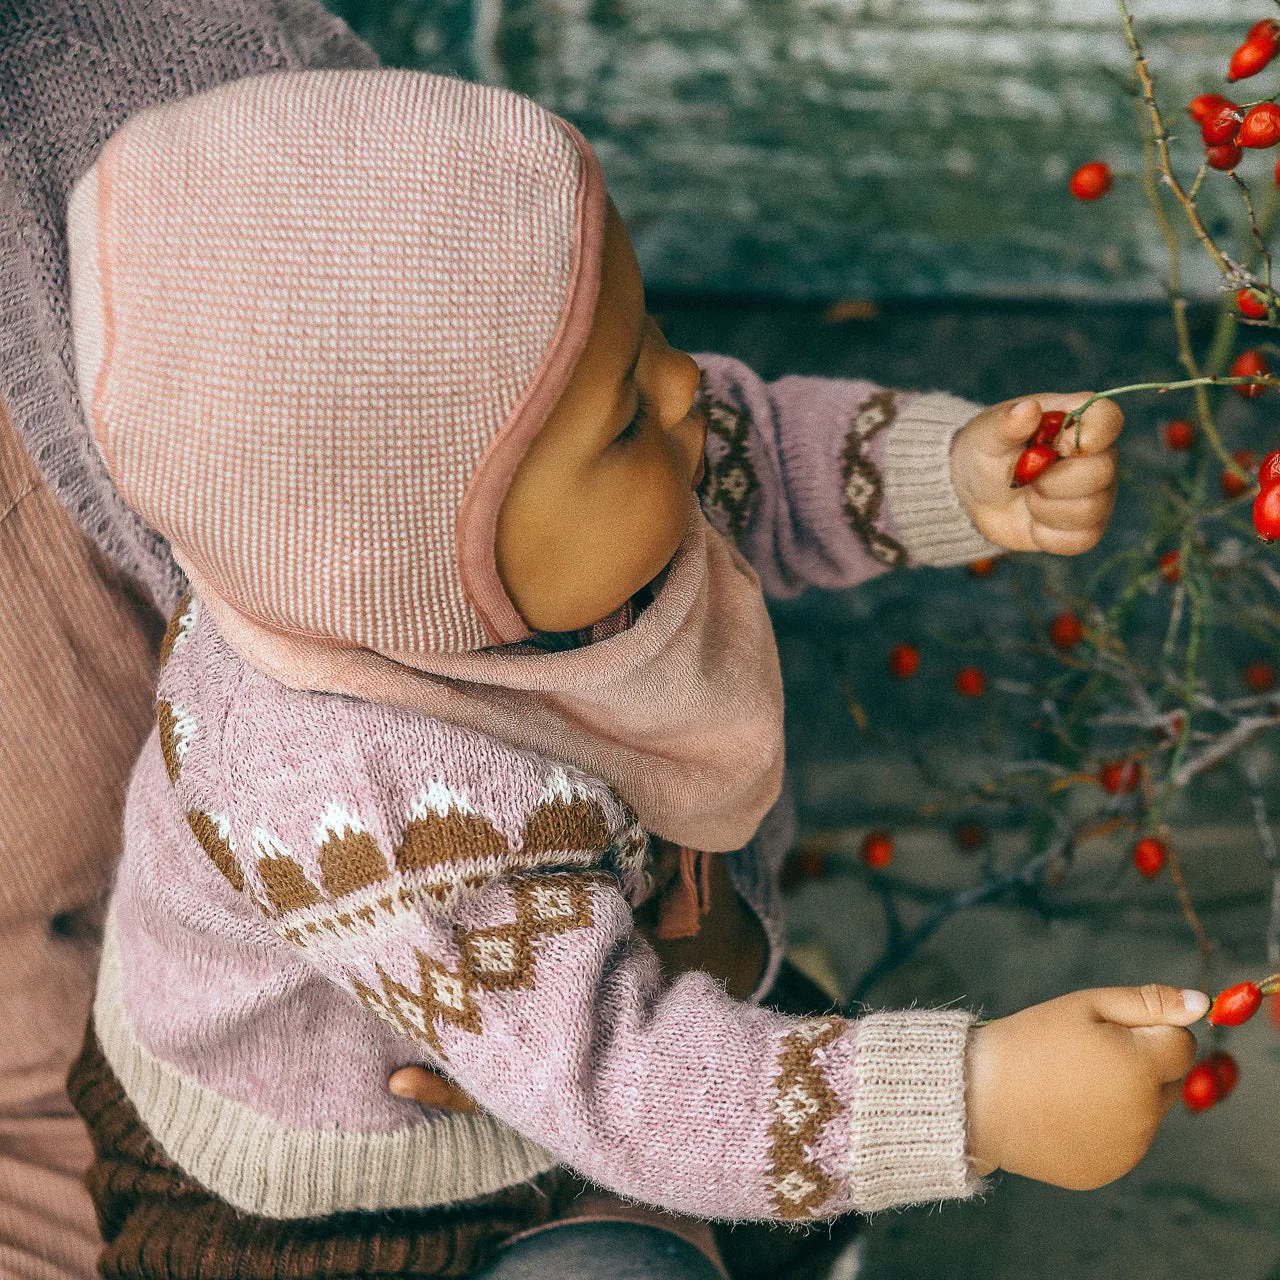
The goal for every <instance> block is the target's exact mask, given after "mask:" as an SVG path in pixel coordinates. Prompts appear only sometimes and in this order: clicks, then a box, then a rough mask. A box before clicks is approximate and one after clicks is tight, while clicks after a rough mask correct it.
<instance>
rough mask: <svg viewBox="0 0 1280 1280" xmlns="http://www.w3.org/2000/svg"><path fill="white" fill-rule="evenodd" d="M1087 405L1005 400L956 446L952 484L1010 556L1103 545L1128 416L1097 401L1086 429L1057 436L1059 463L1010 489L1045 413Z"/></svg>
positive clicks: (1082, 397) (1067, 399)
mask: <svg viewBox="0 0 1280 1280" xmlns="http://www.w3.org/2000/svg"><path fill="white" fill-rule="evenodd" d="M1088 398H1089V394H1088V392H1082V393H1078V394H1076V395H1069V396H1060V395H1043V396H1038V397H1036V398H1035V399H1024V400H1006V401H1005V402H1004V403H1003V404H998V405H995V406H993V407H992V408H990V409H985V410H983V412H982V413H980V414H978V415H977V416H976V417H973V418H971V419H970V420H969V421H968V422H967V423H966V424H965V425H964V426H963V427H962V428H961V429H960V431H959V432H957V434H956V438H955V440H954V441H953V442H952V445H951V482H952V484H953V485H954V486H955V491H956V493H957V494H958V495H959V497H960V501H961V502H962V503H963V504H964V507H965V510H966V511H967V512H968V513H969V518H970V519H971V520H972V521H973V523H974V524H975V525H976V526H977V529H978V532H979V533H981V534H983V535H984V536H985V537H987V538H989V539H990V540H991V541H992V542H995V543H998V544H999V545H1000V546H1002V547H1007V548H1008V549H1009V550H1010V551H1052V552H1054V553H1055V554H1056V555H1062V556H1073V555H1079V554H1080V552H1082V551H1088V550H1089V548H1090V547H1092V546H1093V545H1094V543H1096V542H1097V541H1098V539H1099V538H1101V537H1102V534H1103V531H1104V530H1105V529H1106V527H1107V521H1108V520H1109V519H1110V518H1111V509H1112V507H1114V506H1115V501H1116V451H1115V439H1116V437H1117V436H1118V435H1119V434H1120V428H1121V427H1122V426H1123V425H1124V415H1123V414H1122V413H1121V412H1120V410H1119V408H1118V407H1117V406H1116V405H1115V404H1114V403H1113V402H1112V401H1110V400H1099V401H1098V403H1097V404H1095V405H1093V406H1092V407H1091V408H1090V409H1089V411H1088V412H1087V413H1086V414H1085V415H1084V417H1083V419H1081V422H1080V450H1079V453H1078V454H1077V452H1076V432H1075V427H1074V426H1071V427H1068V428H1066V429H1065V430H1063V431H1061V432H1060V433H1059V434H1058V439H1057V448H1058V452H1059V453H1060V454H1061V455H1062V459H1061V461H1059V462H1055V463H1054V464H1053V465H1052V466H1050V467H1047V468H1046V469H1045V470H1044V471H1042V472H1041V473H1040V475H1039V476H1038V477H1037V478H1036V479H1035V480H1033V481H1032V482H1031V483H1030V484H1028V485H1024V486H1022V487H1021V488H1018V489H1013V488H1011V487H1010V484H1011V481H1012V478H1013V467H1014V463H1015V462H1017V460H1018V455H1019V454H1020V453H1021V452H1022V450H1023V448H1024V447H1025V446H1026V443H1027V441H1028V440H1029V439H1030V438H1031V436H1032V435H1033V434H1034V433H1035V429H1036V427H1037V426H1038V425H1039V423H1040V414H1041V412H1048V411H1049V410H1050V409H1067V410H1070V409H1074V408H1076V407H1078V406H1079V405H1082V404H1083V403H1084V402H1085V401H1086V400H1087V399H1088Z"/></svg>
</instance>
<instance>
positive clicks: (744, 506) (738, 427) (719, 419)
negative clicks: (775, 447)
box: [697, 379, 760, 545]
mask: <svg viewBox="0 0 1280 1280" xmlns="http://www.w3.org/2000/svg"><path fill="white" fill-rule="evenodd" d="M697 407H698V408H699V409H700V410H701V412H702V414H703V415H704V416H705V418H706V420H707V450H706V471H705V473H704V474H703V477H702V482H701V483H700V484H699V485H698V498H699V499H700V501H701V504H702V510H703V512H704V514H705V515H706V517H707V519H708V520H709V521H710V522H711V524H712V525H713V526H714V527H715V529H716V530H717V532H719V533H720V534H722V535H723V536H724V537H726V538H728V539H729V540H730V541H731V542H732V543H734V544H735V545H737V542H738V540H739V539H740V538H741V537H742V533H743V530H744V529H745V528H746V527H747V517H748V516H749V515H750V513H751V499H752V498H753V497H754V496H755V493H756V490H757V489H759V487H760V481H759V479H758V478H757V476H756V471H755V467H754V466H753V465H752V463H751V450H750V447H749V443H748V442H749V440H750V438H751V419H750V418H749V417H748V416H747V413H746V411H745V410H743V409H735V408H734V407H733V406H732V405H727V404H725V403H724V402H723V401H721V400H717V399H715V397H714V396H712V395H711V394H710V393H709V392H708V391H707V388H706V381H705V379H704V381H703V384H702V386H701V388H700V389H699V393H698V401H697Z"/></svg>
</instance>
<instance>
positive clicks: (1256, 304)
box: [1236, 289, 1267, 320]
mask: <svg viewBox="0 0 1280 1280" xmlns="http://www.w3.org/2000/svg"><path fill="white" fill-rule="evenodd" d="M1236 310H1237V311H1238V312H1239V313H1240V314H1241V315H1242V316H1248V317H1249V319H1250V320H1265V319H1266V318H1267V300H1266V299H1265V298H1264V297H1263V296H1262V294H1260V293H1259V292H1258V291H1257V290H1256V289H1238V290H1237V291H1236Z"/></svg>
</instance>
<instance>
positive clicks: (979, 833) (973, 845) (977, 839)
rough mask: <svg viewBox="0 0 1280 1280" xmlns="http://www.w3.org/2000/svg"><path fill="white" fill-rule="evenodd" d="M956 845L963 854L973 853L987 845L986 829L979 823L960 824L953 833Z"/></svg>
mask: <svg viewBox="0 0 1280 1280" xmlns="http://www.w3.org/2000/svg"><path fill="white" fill-rule="evenodd" d="M955 837H956V844H958V845H959V846H960V848H961V849H962V850H963V851H964V852H965V853H973V852H974V851H975V850H976V849H981V848H982V846H983V845H984V844H986V843H987V829H986V827H984V826H983V825H982V823H980V822H962V823H961V824H960V825H959V826H958V827H957V828H956V831H955Z"/></svg>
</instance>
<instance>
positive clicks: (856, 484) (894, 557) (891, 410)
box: [841, 391, 907, 568]
mask: <svg viewBox="0 0 1280 1280" xmlns="http://www.w3.org/2000/svg"><path fill="white" fill-rule="evenodd" d="M896 417H897V406H896V404H895V397H894V393H893V392H892V391H877V392H876V393H875V395H873V396H872V397H871V398H870V399H869V400H868V401H867V402H866V404H864V405H863V406H862V408H861V409H859V410H858V412H857V413H855V414H854V416H853V421H852V422H851V423H850V424H849V434H848V435H847V436H846V437H845V444H844V454H843V457H842V459H841V462H842V473H841V474H842V479H843V482H844V489H843V496H844V511H845V515H846V516H847V517H848V520H849V524H850V526H851V527H852V529H853V531H854V533H856V534H857V535H858V539H859V541H860V542H861V543H862V545H863V546H864V547H866V549H867V552H868V553H869V554H870V555H872V556H873V557H874V558H875V559H876V560H878V561H879V562H880V563H881V564H883V565H888V566H889V567H890V568H894V567H896V566H897V565H900V564H905V563H906V559H907V552H906V549H905V548H904V547H903V546H902V544H901V543H899V542H896V541H895V540H894V539H893V538H891V537H889V535H888V534H887V533H883V532H882V531H881V530H880V529H879V528H877V526H876V521H877V519H878V518H879V516H880V509H881V507H882V506H883V505H884V490H883V486H882V481H881V476H880V473H879V472H878V471H877V470H876V468H875V467H874V466H872V464H871V462H870V461H869V460H868V458H867V456H866V453H865V449H866V446H867V444H868V443H869V442H870V441H871V440H873V439H874V438H875V437H876V436H878V435H879V434H880V432H882V431H884V430H885V429H886V428H888V427H889V426H891V425H892V424H893V421H894V419H895V418H896Z"/></svg>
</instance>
